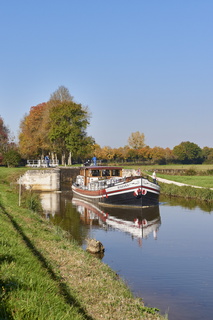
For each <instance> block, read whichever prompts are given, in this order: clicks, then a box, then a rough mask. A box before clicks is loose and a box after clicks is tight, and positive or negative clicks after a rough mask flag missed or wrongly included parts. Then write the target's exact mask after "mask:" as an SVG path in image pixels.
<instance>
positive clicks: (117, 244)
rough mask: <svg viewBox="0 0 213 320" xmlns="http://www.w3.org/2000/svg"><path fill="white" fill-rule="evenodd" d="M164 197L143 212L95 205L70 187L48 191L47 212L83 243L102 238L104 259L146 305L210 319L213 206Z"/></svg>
mask: <svg viewBox="0 0 213 320" xmlns="http://www.w3.org/2000/svg"><path fill="white" fill-rule="evenodd" d="M160 201H161V203H160V205H159V207H157V208H155V209H154V210H148V211H147V210H142V212H140V213H139V214H138V213H136V212H132V211H129V212H127V211H124V212H121V211H120V210H108V209H103V208H102V209H100V208H94V207H93V208H92V207H91V206H90V207H89V206H88V204H85V203H79V202H77V201H76V199H73V198H72V193H71V192H68V191H66V190H65V191H63V192H62V193H61V194H60V193H44V194H42V204H43V208H44V212H45V215H46V217H47V218H48V219H50V220H51V221H52V222H53V223H54V224H57V225H59V226H60V227H62V228H63V229H65V230H67V231H68V232H69V233H70V235H71V237H73V238H75V240H77V241H78V243H79V245H81V246H82V247H83V248H85V247H86V239H88V238H95V239H97V240H99V241H101V242H102V243H103V245H104V247H105V252H104V256H103V257H101V259H102V261H103V262H104V263H106V264H108V265H109V266H110V267H111V268H112V269H113V270H114V271H116V272H117V273H118V274H119V275H120V276H121V277H122V278H123V279H124V280H125V281H126V282H127V284H128V286H129V287H130V288H131V290H132V291H133V293H134V294H135V295H136V296H140V297H142V298H143V301H144V303H145V305H147V306H151V307H157V308H159V309H160V310H161V313H162V314H165V313H167V314H168V317H169V320H180V319H184V320H200V319H205V320H210V319H212V314H213V304H212V298H213V277H212V270H213V250H212V245H213V232H212V227H213V208H212V207H209V206H208V205H204V204H201V203H196V202H195V201H189V200H177V199H175V200H174V199H173V200H171V199H168V198H163V197H161V199H160ZM106 213H107V214H108V215H107V216H106ZM137 219H138V220H137ZM141 222H142V223H141ZM138 226H139V227H140V228H139V227H138ZM142 226H143V227H142Z"/></svg>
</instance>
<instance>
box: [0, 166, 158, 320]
mask: <svg viewBox="0 0 213 320" xmlns="http://www.w3.org/2000/svg"><path fill="white" fill-rule="evenodd" d="M13 173H14V174H15V176H16V177H17V176H18V175H19V174H20V173H23V170H20V171H19V170H18V169H12V168H11V169H10V168H9V169H8V168H0V226H1V229H0V298H1V299H0V319H15V320H22V319H29V320H31V319H32V320H35V319H38V320H44V319H45V320H58V319H60V320H64V319H71V320H72V319H75V320H80V319H87V320H96V319H110V320H113V319H114V320H115V319H119V320H120V319H125V320H129V319H150V320H151V319H153V320H154V319H156V320H157V319H163V317H161V316H160V315H159V314H158V313H156V310H155V308H147V307H146V306H144V304H143V303H142V301H141V299H136V298H134V297H133V295H132V293H131V291H130V290H129V289H128V287H127V286H126V285H125V283H124V282H123V281H122V280H121V279H120V278H119V277H118V276H117V275H116V273H115V272H113V271H112V270H111V269H110V268H109V267H108V266H107V265H104V264H103V263H102V262H101V261H100V260H98V259H97V258H96V257H93V256H91V255H90V254H88V253H87V252H85V251H83V249H81V248H80V247H79V246H77V245H76V243H75V242H72V241H70V240H68V239H67V238H66V233H65V232H63V231H62V230H60V232H59V231H58V228H55V227H54V226H52V225H51V224H49V223H48V222H47V221H46V220H44V219H43V218H42V217H41V216H39V215H38V214H36V213H34V212H33V211H32V210H29V209H26V208H24V207H22V206H20V207H19V206H18V194H16V193H15V192H13V190H12V189H11V186H10V179H12V180H13V181H14V179H13V178H12V176H13Z"/></svg>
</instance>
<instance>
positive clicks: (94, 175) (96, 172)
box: [91, 170, 100, 177]
mask: <svg viewBox="0 0 213 320" xmlns="http://www.w3.org/2000/svg"><path fill="white" fill-rule="evenodd" d="M91 171H92V177H100V171H99V170H91Z"/></svg>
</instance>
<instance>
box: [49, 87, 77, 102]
mask: <svg viewBox="0 0 213 320" xmlns="http://www.w3.org/2000/svg"><path fill="white" fill-rule="evenodd" d="M50 101H61V102H62V101H73V96H71V94H70V92H69V90H68V89H67V88H66V87H64V86H60V87H58V89H57V90H56V91H54V92H53V93H52V94H51V95H50Z"/></svg>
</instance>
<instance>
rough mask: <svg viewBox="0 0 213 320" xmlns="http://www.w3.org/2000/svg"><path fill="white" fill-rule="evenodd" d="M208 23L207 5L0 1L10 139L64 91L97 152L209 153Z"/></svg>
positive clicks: (211, 71) (211, 51)
mask: <svg viewBox="0 0 213 320" xmlns="http://www.w3.org/2000/svg"><path fill="white" fill-rule="evenodd" d="M212 17H213V1H212V0H178V1H171V0H160V1H159V0H107V1H104V0H42V1H41V0H36V1H35V0H19V1H17V0H7V1H3V0H1V1H0V41H1V50H0V116H1V117H2V118H3V119H4V121H5V124H6V125H8V127H9V128H10V130H11V131H12V132H13V133H14V134H15V135H17V132H18V130H19V125H20V121H21V120H22V119H23V117H24V115H25V114H26V113H28V112H29V110H30V108H31V106H35V105H37V104H39V103H42V102H45V101H48V100H49V98H50V95H51V93H53V92H54V91H55V90H56V89H57V88H58V87H59V86H61V85H63V86H65V87H67V88H68V89H69V91H70V93H71V95H73V96H74V100H75V101H76V102H78V103H82V104H83V105H85V106H88V107H89V110H90V111H91V113H92V118H91V124H90V127H89V128H88V135H91V136H93V137H94V138H95V140H96V142H97V143H98V144H100V145H101V147H104V146H111V147H113V148H117V147H123V146H125V145H127V144H128V138H129V136H130V134H131V133H132V132H136V131H139V132H141V133H144V135H145V143H146V144H147V145H149V146H150V147H154V146H159V147H163V148H166V147H169V148H171V149H172V148H173V147H174V146H176V145H178V144H180V143H181V142H182V141H190V142H194V143H196V144H198V145H199V146H200V147H201V148H202V147H204V146H208V147H213V139H212V138H213V125H212V121H213V88H212V86H213V19H212Z"/></svg>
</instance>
